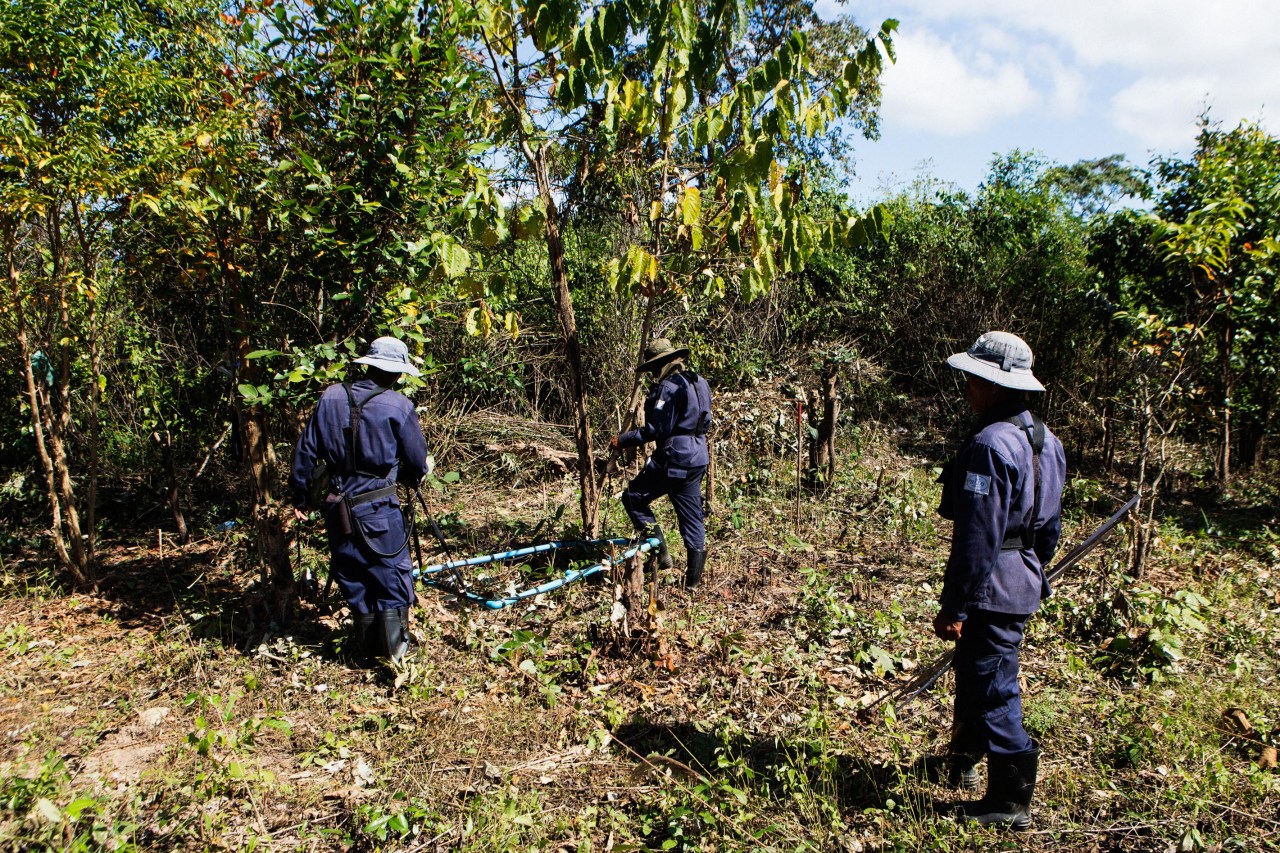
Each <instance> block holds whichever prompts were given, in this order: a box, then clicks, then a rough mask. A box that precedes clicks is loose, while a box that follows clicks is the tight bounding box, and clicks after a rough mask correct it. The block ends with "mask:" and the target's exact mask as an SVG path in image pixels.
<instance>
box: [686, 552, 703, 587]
mask: <svg viewBox="0 0 1280 853" xmlns="http://www.w3.org/2000/svg"><path fill="white" fill-rule="evenodd" d="M706 566H707V549H706V548H690V549H689V565H688V567H686V568H685V570H684V588H685V589H693V588H694V587H695V586H697V585H698V584H699V583H700V582H701V581H702V570H703V569H704V568H706Z"/></svg>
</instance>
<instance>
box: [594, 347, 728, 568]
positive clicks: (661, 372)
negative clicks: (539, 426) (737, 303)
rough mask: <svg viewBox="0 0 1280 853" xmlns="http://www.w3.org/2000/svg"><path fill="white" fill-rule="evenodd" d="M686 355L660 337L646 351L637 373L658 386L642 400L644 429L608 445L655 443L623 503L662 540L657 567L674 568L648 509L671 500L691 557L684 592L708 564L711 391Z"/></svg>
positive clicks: (635, 521)
mask: <svg viewBox="0 0 1280 853" xmlns="http://www.w3.org/2000/svg"><path fill="white" fill-rule="evenodd" d="M688 357H689V350H688V349H687V348H685V347H679V348H677V347H673V346H672V345H671V341H669V340H667V339H666V338H658V339H657V340H655V341H653V342H652V343H650V344H649V346H648V347H646V348H645V351H644V361H643V362H641V364H640V367H639V370H640V371H641V372H645V373H649V374H651V375H652V376H653V377H654V383H653V388H652V389H651V390H650V391H649V396H648V398H647V399H646V400H645V401H644V426H642V427H640V428H639V429H633V430H631V431H630V432H624V433H622V434H621V435H618V436H615V437H614V438H613V439H612V440H611V441H610V442H609V444H610V446H611V447H613V448H615V449H617V448H619V447H623V448H626V447H640V446H641V445H643V444H644V443H645V442H649V441H652V442H655V443H656V444H657V449H656V450H654V452H653V455H652V456H650V457H649V460H648V461H647V462H646V463H645V466H644V468H643V469H641V471H640V473H639V474H637V475H636V476H635V478H634V479H633V480H632V481H631V482H630V483H628V484H627V489H626V491H624V492H623V493H622V505H623V506H624V507H626V510H627V515H628V516H630V517H631V523H632V524H634V525H635V528H636V530H638V531H640V532H641V533H643V534H644V535H646V536H656V537H657V538H658V539H659V540H660V541H661V542H662V546H661V548H660V549H659V551H658V564H659V566H661V567H662V568H664V569H670V568H671V567H672V566H673V565H674V563H673V561H672V559H671V554H670V552H668V550H667V542H666V538H665V537H664V536H663V534H662V528H661V527H659V526H658V524H657V520H656V519H655V518H654V517H653V511H652V510H651V509H650V505H651V504H652V503H653V502H654V500H656V499H657V498H659V497H661V496H662V495H668V496H669V497H670V498H671V504H672V506H673V507H675V511H676V520H677V521H678V523H679V525H680V536H681V538H683V539H684V546H685V550H686V551H688V554H689V559H688V563H687V565H686V568H685V575H684V577H685V588H686V589H692V588H693V587H696V586H697V585H698V582H699V581H701V580H702V570H703V568H704V567H705V566H706V564H707V541H706V528H705V527H704V526H703V508H702V476H703V474H705V473H706V470H707V464H708V463H709V461H710V457H709V456H708V454H707V430H709V429H710V428H711V388H710V386H708V385H707V380H705V379H703V378H702V377H701V376H699V375H698V374H696V373H694V372H693V371H692V370H689V369H688V368H687V367H686V366H685V359H686V358H688Z"/></svg>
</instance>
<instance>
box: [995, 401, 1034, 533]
mask: <svg viewBox="0 0 1280 853" xmlns="http://www.w3.org/2000/svg"><path fill="white" fill-rule="evenodd" d="M1027 415H1029V416H1030V417H1031V423H1030V424H1027V423H1025V422H1023V420H1022V414H1021V413H1019V414H1016V415H1014V416H1013V417H1010V418H1005V421H1004V422H1005V423H1007V424H1012V425H1013V426H1016V427H1017V428H1018V429H1019V430H1020V431H1021V432H1022V433H1023V434H1024V435H1026V437H1027V442H1028V443H1029V444H1030V445H1031V494H1032V499H1031V521H1030V523H1028V524H1027V526H1026V528H1025V529H1024V530H1023V531H1022V532H1021V533H1014V534H1006V535H1005V538H1004V542H1002V543H1001V544H1000V550H1001V551H1023V550H1031V549H1032V548H1034V547H1035V543H1036V520H1037V519H1038V518H1039V517H1040V454H1041V453H1042V452H1043V451H1044V421H1042V420H1040V419H1039V418H1037V417H1036V416H1035V415H1033V414H1031V412H1027Z"/></svg>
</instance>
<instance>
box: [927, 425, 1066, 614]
mask: <svg viewBox="0 0 1280 853" xmlns="http://www.w3.org/2000/svg"><path fill="white" fill-rule="evenodd" d="M1011 416H1016V417H1017V418H1018V419H1019V420H1020V421H1021V422H1022V423H1024V424H1028V425H1029V424H1030V423H1031V415H1030V413H1029V412H1027V410H1026V407H1025V406H1023V405H1021V404H1018V405H1016V406H1013V407H1008V408H1004V409H1002V410H1000V411H995V412H991V413H989V414H988V415H987V417H985V418H984V419H983V420H982V422H981V423H980V424H979V429H978V431H977V432H976V433H975V434H974V435H973V437H972V438H970V439H969V440H968V441H967V442H965V444H964V446H963V447H961V448H960V452H959V453H958V454H957V455H956V458H955V459H953V460H952V461H951V462H950V463H948V465H947V467H946V468H945V469H944V470H943V475H942V484H943V485H942V504H941V506H939V507H938V512H939V514H940V515H941V516H942V517H943V518H946V519H949V520H951V521H953V522H955V529H954V532H953V534H952V537H951V556H950V557H949V558H948V560H947V569H946V575H945V577H944V579H943V584H942V596H941V602H940V603H941V608H940V610H941V613H942V615H943V616H944V617H946V618H948V619H952V620H963V619H965V618H966V617H967V616H968V613H969V611H970V610H974V609H978V610H989V611H993V612H995V613H1007V614H1017V615H1030V614H1032V613H1034V612H1036V610H1038V609H1039V608H1040V600H1041V599H1042V598H1047V597H1048V596H1049V594H1050V590H1049V585H1048V583H1047V582H1046V581H1045V577H1044V567H1045V565H1046V564H1048V562H1049V561H1050V560H1051V559H1052V558H1053V552H1054V551H1055V550H1056V549H1057V547H1058V538H1059V537H1060V536H1061V535H1062V520H1061V518H1060V515H1061V512H1062V487H1063V483H1064V482H1065V480H1066V473H1067V463H1066V455H1065V454H1064V453H1063V450H1062V443H1061V442H1060V441H1058V438H1057V437H1056V436H1055V435H1054V434H1053V433H1051V432H1050V431H1049V430H1048V428H1046V429H1045V440H1044V450H1043V451H1042V452H1041V454H1040V477H1039V481H1038V482H1037V483H1036V490H1037V491H1038V492H1039V493H1040V511H1039V514H1038V515H1037V516H1036V518H1035V519H1034V524H1035V526H1034V531H1035V535H1034V537H1033V541H1032V543H1031V547H1030V548H1017V547H1016V546H1015V547H1010V548H1009V549H1007V550H1002V548H1001V546H1002V544H1003V543H1004V542H1005V541H1006V539H1014V538H1016V537H1017V536H1019V535H1020V534H1022V533H1024V532H1025V531H1026V530H1027V526H1028V525H1029V524H1031V523H1032V521H1033V520H1032V518H1031V514H1032V509H1033V507H1034V502H1035V496H1034V494H1033V493H1032V491H1031V489H1029V488H1028V487H1027V486H1028V483H1029V481H1030V479H1031V477H1032V461H1031V457H1032V450H1031V442H1030V441H1029V439H1028V437H1027V433H1026V430H1023V429H1020V428H1018V427H1016V426H1014V425H1013V424H1011V423H1007V422H1005V420H1004V419H1005V418H1008V417H1011Z"/></svg>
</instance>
